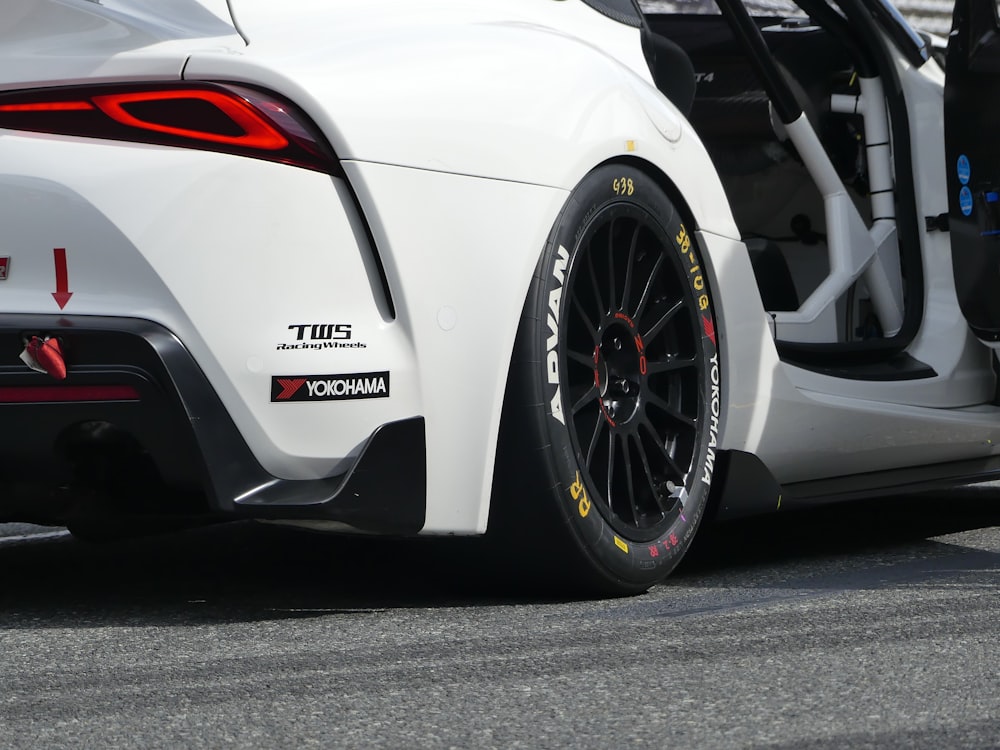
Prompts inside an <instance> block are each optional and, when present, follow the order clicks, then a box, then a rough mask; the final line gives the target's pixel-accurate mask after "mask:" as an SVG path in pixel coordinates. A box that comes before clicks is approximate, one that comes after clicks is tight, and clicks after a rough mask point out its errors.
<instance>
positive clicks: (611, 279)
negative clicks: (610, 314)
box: [608, 221, 616, 311]
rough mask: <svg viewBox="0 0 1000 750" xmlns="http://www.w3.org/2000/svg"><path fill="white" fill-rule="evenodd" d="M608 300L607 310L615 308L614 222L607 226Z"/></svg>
mask: <svg viewBox="0 0 1000 750" xmlns="http://www.w3.org/2000/svg"><path fill="white" fill-rule="evenodd" d="M608 301H609V303H610V307H608V310H609V311H613V310H615V309H616V308H615V222H614V221H612V222H611V224H610V225H609V226H608Z"/></svg>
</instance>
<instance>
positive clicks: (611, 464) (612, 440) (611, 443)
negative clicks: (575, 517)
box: [604, 430, 618, 515]
mask: <svg viewBox="0 0 1000 750" xmlns="http://www.w3.org/2000/svg"><path fill="white" fill-rule="evenodd" d="M617 443H618V436H617V435H615V433H614V431H613V430H609V431H608V482H607V486H606V487H605V489H604V493H605V494H604V496H605V497H606V498H607V499H608V507H609V508H611V512H612V513H614V512H615V499H614V492H613V490H612V487H613V485H614V479H615V450H616V449H617V447H618V446H617ZM616 515H617V514H616Z"/></svg>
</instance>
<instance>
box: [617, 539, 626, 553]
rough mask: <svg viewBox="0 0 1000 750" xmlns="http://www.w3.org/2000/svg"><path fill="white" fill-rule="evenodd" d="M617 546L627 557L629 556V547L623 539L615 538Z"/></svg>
mask: <svg viewBox="0 0 1000 750" xmlns="http://www.w3.org/2000/svg"><path fill="white" fill-rule="evenodd" d="M615 546H616V547H617V548H618V549H620V550H621V551H622V552H624V553H625V554H626V555H627V554H628V545H627V544H626V543H625V542H623V541H622V540H621V539H619V538H618V537H617V536H616V537H615Z"/></svg>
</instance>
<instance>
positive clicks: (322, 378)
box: [271, 371, 389, 401]
mask: <svg viewBox="0 0 1000 750" xmlns="http://www.w3.org/2000/svg"><path fill="white" fill-rule="evenodd" d="M388 397H389V372H388V371H385V372H358V373H352V374H350V375H276V376H274V377H272V378H271V401H350V400H354V399H361V398H388Z"/></svg>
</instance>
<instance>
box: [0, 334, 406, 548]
mask: <svg viewBox="0 0 1000 750" xmlns="http://www.w3.org/2000/svg"><path fill="white" fill-rule="evenodd" d="M39 333H41V334H46V335H50V336H56V337H58V338H59V340H60V342H61V344H62V348H63V351H64V353H65V354H66V360H67V377H66V380H64V381H59V382H57V381H55V380H53V379H52V378H50V377H49V376H47V375H43V374H39V373H35V372H32V371H30V370H28V369H27V368H26V367H25V366H23V365H21V364H4V365H0V455H2V456H3V457H4V458H3V461H2V464H0V487H2V488H5V491H3V493H2V494H0V518H3V519H8V520H55V521H61V520H65V518H67V517H72V516H74V515H80V514H81V513H83V512H86V510H87V509H89V508H91V507H96V506H101V507H106V505H107V504H108V503H110V504H111V505H112V507H113V508H114V510H115V511H116V513H122V514H126V515H129V514H131V513H136V514H137V515H138V514H140V513H142V512H148V511H149V510H150V509H151V508H155V512H156V513H157V514H164V515H171V516H177V515H181V516H183V515H193V516H206V517H209V518H232V519H236V518H266V519H276V520H277V519H287V520H324V521H336V522H341V523H344V524H347V525H349V526H351V527H354V528H357V529H361V530H365V531H372V532H379V533H399V534H412V533H416V532H418V531H420V529H421V528H422V527H423V525H424V518H425V511H426V448H425V437H424V421H423V418H422V417H415V418H412V419H405V420H402V421H396V422H390V423H387V424H384V425H381V426H379V427H378V428H377V429H375V430H374V431H373V432H372V434H371V435H370V437H369V438H368V440H367V442H366V443H365V445H364V447H363V449H362V451H361V453H360V454H359V456H358V458H357V459H356V460H355V461H354V462H353V464H352V465H351V467H350V468H349V469H348V470H347V471H346V472H344V473H342V474H340V475H338V476H334V477H328V478H322V479H308V480H289V479H280V478H277V477H275V476H273V475H271V474H270V473H268V472H267V471H265V470H264V469H263V468H262V467H261V465H260V463H259V462H258V461H257V459H256V458H255V457H254V455H253V453H252V452H251V451H250V449H249V447H248V445H247V443H246V441H245V440H244V439H243V437H242V435H241V434H240V432H239V430H238V429H237V427H236V425H235V424H234V422H233V420H232V418H231V416H230V415H229V413H228V412H227V411H226V409H225V407H224V406H223V403H222V401H221V400H220V399H219V397H218V395H217V394H216V393H215V391H214V389H213V388H212V386H211V385H210V383H209V381H208V379H207V378H206V376H205V375H204V373H203V372H202V370H201V368H199V366H198V365H197V363H196V362H195V360H194V358H193V357H192V356H191V354H190V353H189V352H188V350H187V349H186V348H185V346H184V345H183V344H182V343H181V341H180V340H179V339H178V338H177V337H176V336H175V335H173V334H172V333H171V332H170V331H168V330H167V329H165V328H163V327H162V326H159V325H157V324H155V323H152V322H149V321H145V320H138V319H131V318H112V317H96V316H76V317H73V316H48V315H4V316H2V318H0V352H4V353H5V354H4V355H3V356H2V359H3V360H4V361H6V362H16V361H17V360H16V357H17V354H18V353H19V352H20V351H21V349H22V348H23V341H24V337H25V336H26V335H32V334H39ZM38 386H44V387H45V390H44V394H45V395H44V398H42V397H41V396H40V397H39V400H32V399H31V398H30V394H31V393H33V392H32V391H25V390H24V389H26V388H32V387H38ZM119 386H123V387H125V390H124V391H118V392H116V393H115V392H112V391H108V390H107V387H119ZM88 388H89V389H91V390H88ZM59 389H64V390H62V391H60V390H59ZM102 389H104V390H102ZM60 393H64V394H65V398H63V397H61V396H60ZM102 393H105V394H107V393H115V395H114V397H113V398H106V397H104V398H101V397H100V396H101V394H102ZM25 394H28V396H29V397H28V398H27V399H26V400H25ZM94 394H96V396H97V397H95V396H94ZM123 394H124V395H123ZM15 397H16V398H17V399H20V400H18V401H16V402H12V399H13V398H15Z"/></svg>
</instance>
